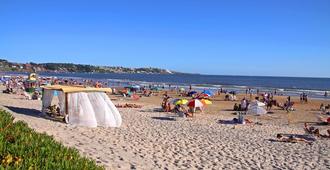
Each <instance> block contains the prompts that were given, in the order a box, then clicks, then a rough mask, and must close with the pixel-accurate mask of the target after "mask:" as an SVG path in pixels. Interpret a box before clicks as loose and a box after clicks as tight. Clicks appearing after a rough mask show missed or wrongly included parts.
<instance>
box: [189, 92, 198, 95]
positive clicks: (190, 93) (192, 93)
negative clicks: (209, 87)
mask: <svg viewBox="0 0 330 170" xmlns="http://www.w3.org/2000/svg"><path fill="white" fill-rule="evenodd" d="M196 93H197V91H191V92H189V93H188V96H192V95H194V94H196Z"/></svg>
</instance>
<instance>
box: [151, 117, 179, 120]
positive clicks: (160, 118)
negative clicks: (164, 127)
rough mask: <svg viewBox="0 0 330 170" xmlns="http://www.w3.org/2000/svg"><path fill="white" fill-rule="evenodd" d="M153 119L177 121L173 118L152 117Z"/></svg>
mask: <svg viewBox="0 0 330 170" xmlns="http://www.w3.org/2000/svg"><path fill="white" fill-rule="evenodd" d="M151 118H152V119H155V120H165V121H175V118H173V117H151Z"/></svg>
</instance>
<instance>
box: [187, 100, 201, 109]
mask: <svg viewBox="0 0 330 170" xmlns="http://www.w3.org/2000/svg"><path fill="white" fill-rule="evenodd" d="M187 105H188V107H193V108H196V107H203V106H204V105H203V103H202V102H201V101H199V100H197V99H194V100H191V101H189V103H188V104H187Z"/></svg>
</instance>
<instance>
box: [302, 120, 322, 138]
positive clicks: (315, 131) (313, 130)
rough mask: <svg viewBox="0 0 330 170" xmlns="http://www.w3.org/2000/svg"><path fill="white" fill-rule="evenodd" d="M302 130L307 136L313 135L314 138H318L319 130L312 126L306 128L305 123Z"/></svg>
mask: <svg viewBox="0 0 330 170" xmlns="http://www.w3.org/2000/svg"><path fill="white" fill-rule="evenodd" d="M304 130H305V131H306V132H307V133H308V134H313V135H316V136H318V137H319V136H320V130H319V129H317V128H315V127H314V126H310V127H308V126H307V123H305V124H304Z"/></svg>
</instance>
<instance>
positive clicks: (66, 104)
mask: <svg viewBox="0 0 330 170" xmlns="http://www.w3.org/2000/svg"><path fill="white" fill-rule="evenodd" d="M68 110H69V109H68V93H65V115H68V114H69V113H68Z"/></svg>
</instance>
